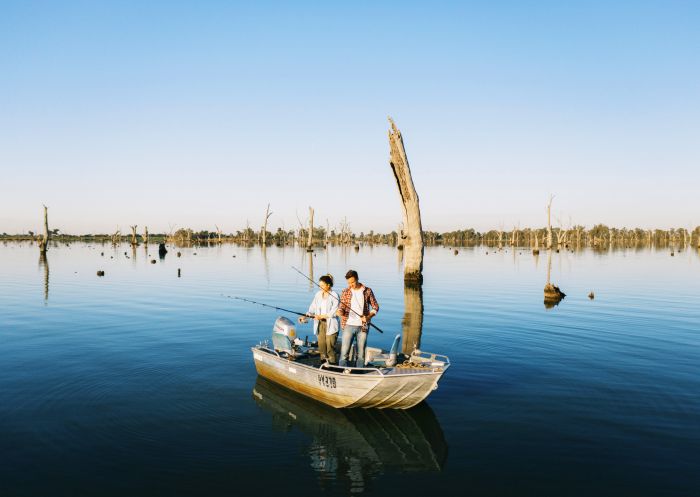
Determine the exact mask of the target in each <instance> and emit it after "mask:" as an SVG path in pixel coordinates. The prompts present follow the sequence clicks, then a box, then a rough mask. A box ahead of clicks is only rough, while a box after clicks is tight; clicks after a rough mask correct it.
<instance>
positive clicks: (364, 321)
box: [360, 316, 369, 324]
mask: <svg viewBox="0 0 700 497" xmlns="http://www.w3.org/2000/svg"><path fill="white" fill-rule="evenodd" d="M360 319H361V320H362V323H363V324H367V322H368V321H369V316H362V317H361V318H360Z"/></svg>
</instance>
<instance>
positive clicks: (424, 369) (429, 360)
mask: <svg viewBox="0 0 700 497" xmlns="http://www.w3.org/2000/svg"><path fill="white" fill-rule="evenodd" d="M400 340H401V335H397V336H396V338H395V339H394V342H393V345H392V347H391V349H390V350H389V351H385V350H382V349H379V348H376V347H367V351H366V354H365V355H366V359H365V360H366V365H365V367H362V368H359V367H342V366H336V365H332V364H330V363H328V362H327V361H322V360H321V358H320V355H319V352H318V347H317V345H316V344H315V343H309V342H308V341H302V340H300V339H299V338H297V336H296V329H295V327H294V323H293V322H292V321H290V320H289V319H287V318H286V317H278V318H277V320H276V321H275V325H274V327H273V332H272V346H270V345H269V343H268V342H263V343H260V344H258V345H256V346H255V347H252V349H251V351H252V352H253V360H254V362H255V368H256V370H257V372H258V374H259V375H260V376H262V377H264V378H267V379H268V380H270V381H273V382H275V383H278V384H280V385H282V386H284V387H287V388H289V389H291V390H294V391H296V392H298V393H300V394H302V395H306V396H307V397H310V398H312V399H315V400H318V401H320V402H323V403H324V404H328V405H330V406H332V407H338V408H342V407H363V408H373V407H374V408H379V409H387V408H389V409H408V408H410V407H413V406H415V405H416V404H419V403H420V402H422V401H423V400H425V399H426V398H427V397H428V395H430V394H431V393H432V392H433V391H434V390H436V389H437V386H438V381H439V380H440V378H442V375H443V374H445V372H446V371H447V369H448V368H449V367H450V360H449V358H448V357H447V356H444V355H439V354H434V353H430V352H423V351H420V350H414V351H413V352H412V353H411V354H410V355H404V354H400V353H399V352H398V349H399V343H400ZM336 346H337V347H338V348H339V346H340V344H336Z"/></svg>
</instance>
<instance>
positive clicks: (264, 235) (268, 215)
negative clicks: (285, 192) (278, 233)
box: [262, 204, 272, 247]
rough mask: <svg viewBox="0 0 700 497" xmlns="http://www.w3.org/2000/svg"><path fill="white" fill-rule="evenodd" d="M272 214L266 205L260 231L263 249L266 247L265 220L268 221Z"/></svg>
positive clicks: (268, 205)
mask: <svg viewBox="0 0 700 497" xmlns="http://www.w3.org/2000/svg"><path fill="white" fill-rule="evenodd" d="M271 215H272V212H270V204H267V210H266V211H265V222H264V223H263V229H262V244H263V247H264V246H266V245H267V220H268V219H270V216H271Z"/></svg>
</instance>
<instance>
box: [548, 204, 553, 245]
mask: <svg viewBox="0 0 700 497" xmlns="http://www.w3.org/2000/svg"><path fill="white" fill-rule="evenodd" d="M552 200H554V195H550V197H549V203H548V204H547V248H548V249H551V248H552Z"/></svg>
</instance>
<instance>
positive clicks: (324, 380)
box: [318, 374, 335, 388]
mask: <svg viewBox="0 0 700 497" xmlns="http://www.w3.org/2000/svg"><path fill="white" fill-rule="evenodd" d="M318 383H319V384H320V385H321V386H322V387H326V388H335V378H333V377H332V376H326V375H324V374H320V375H318Z"/></svg>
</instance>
